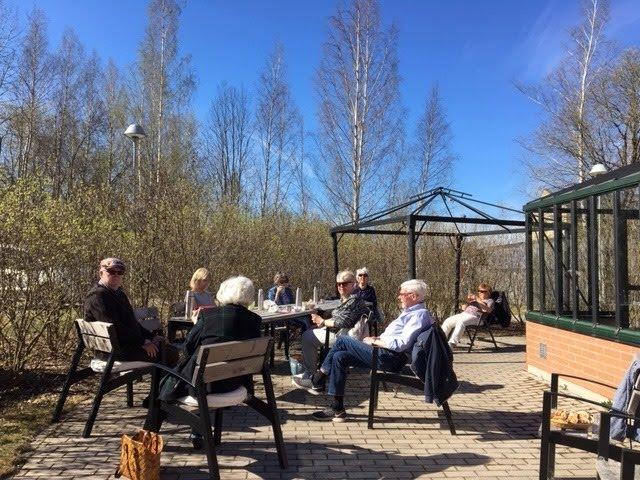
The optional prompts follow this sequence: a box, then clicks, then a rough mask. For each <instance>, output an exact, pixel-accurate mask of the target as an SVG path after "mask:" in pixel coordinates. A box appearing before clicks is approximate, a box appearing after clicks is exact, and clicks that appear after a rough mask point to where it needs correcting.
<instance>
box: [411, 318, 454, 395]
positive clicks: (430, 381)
mask: <svg viewBox="0 0 640 480" xmlns="http://www.w3.org/2000/svg"><path fill="white" fill-rule="evenodd" d="M411 370H413V373H414V374H415V375H416V376H417V377H418V378H419V379H420V380H422V381H423V382H424V397H425V402H428V403H433V402H435V403H436V405H438V406H440V405H442V403H443V402H445V401H446V400H447V399H448V398H449V397H450V396H451V395H452V394H453V392H455V391H456V390H457V389H458V379H457V377H456V374H455V372H454V371H453V353H452V352H451V348H450V347H449V345H448V344H447V339H446V337H445V335H444V332H443V331H442V328H440V326H439V325H436V324H433V325H432V326H431V327H430V328H429V329H427V330H425V331H424V332H422V333H421V334H420V335H419V336H418V339H417V340H416V343H415V344H414V345H413V352H412V355H411Z"/></svg>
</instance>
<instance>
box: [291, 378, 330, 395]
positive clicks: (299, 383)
mask: <svg viewBox="0 0 640 480" xmlns="http://www.w3.org/2000/svg"><path fill="white" fill-rule="evenodd" d="M293 384H294V385H295V386H296V387H298V388H302V389H304V390H306V391H307V392H309V393H310V394H311V395H320V394H321V393H322V392H323V391H324V385H314V384H313V382H312V381H311V379H310V378H302V377H301V378H297V377H293Z"/></svg>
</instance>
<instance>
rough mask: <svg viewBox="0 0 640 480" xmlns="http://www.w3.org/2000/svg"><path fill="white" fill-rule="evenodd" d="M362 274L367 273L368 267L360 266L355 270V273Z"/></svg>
mask: <svg viewBox="0 0 640 480" xmlns="http://www.w3.org/2000/svg"><path fill="white" fill-rule="evenodd" d="M364 274H367V275H369V269H368V268H367V267H362V268H359V269H358V270H356V275H364Z"/></svg>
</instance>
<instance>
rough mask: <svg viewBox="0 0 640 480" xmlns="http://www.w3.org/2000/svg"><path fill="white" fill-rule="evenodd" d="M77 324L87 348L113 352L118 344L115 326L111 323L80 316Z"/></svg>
mask: <svg viewBox="0 0 640 480" xmlns="http://www.w3.org/2000/svg"><path fill="white" fill-rule="evenodd" d="M76 326H77V329H78V335H79V336H80V338H82V343H84V346H85V348H91V349H93V350H97V351H99V352H106V353H111V352H112V351H113V348H114V346H115V345H117V342H116V336H115V328H114V326H113V325H112V324H110V323H106V322H87V321H85V320H83V319H81V318H79V319H77V320H76Z"/></svg>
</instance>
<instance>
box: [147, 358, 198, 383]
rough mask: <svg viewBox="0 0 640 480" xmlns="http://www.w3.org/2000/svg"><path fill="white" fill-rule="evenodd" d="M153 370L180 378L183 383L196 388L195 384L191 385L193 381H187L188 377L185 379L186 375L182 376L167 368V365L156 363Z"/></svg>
mask: <svg viewBox="0 0 640 480" xmlns="http://www.w3.org/2000/svg"><path fill="white" fill-rule="evenodd" d="M153 368H154V369H158V370H163V371H164V372H165V373H168V374H169V375H171V376H172V377H175V378H178V379H180V380H182V381H183V382H185V383H186V384H187V385H189V386H191V387H193V388H196V386H195V385H194V384H193V383H191V380H189V379H187V377H185V376H184V375H180V374H179V373H178V372H176V371H175V370H173V369H172V368H169V367H167V366H166V365H162V364H160V363H154V364H153Z"/></svg>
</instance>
